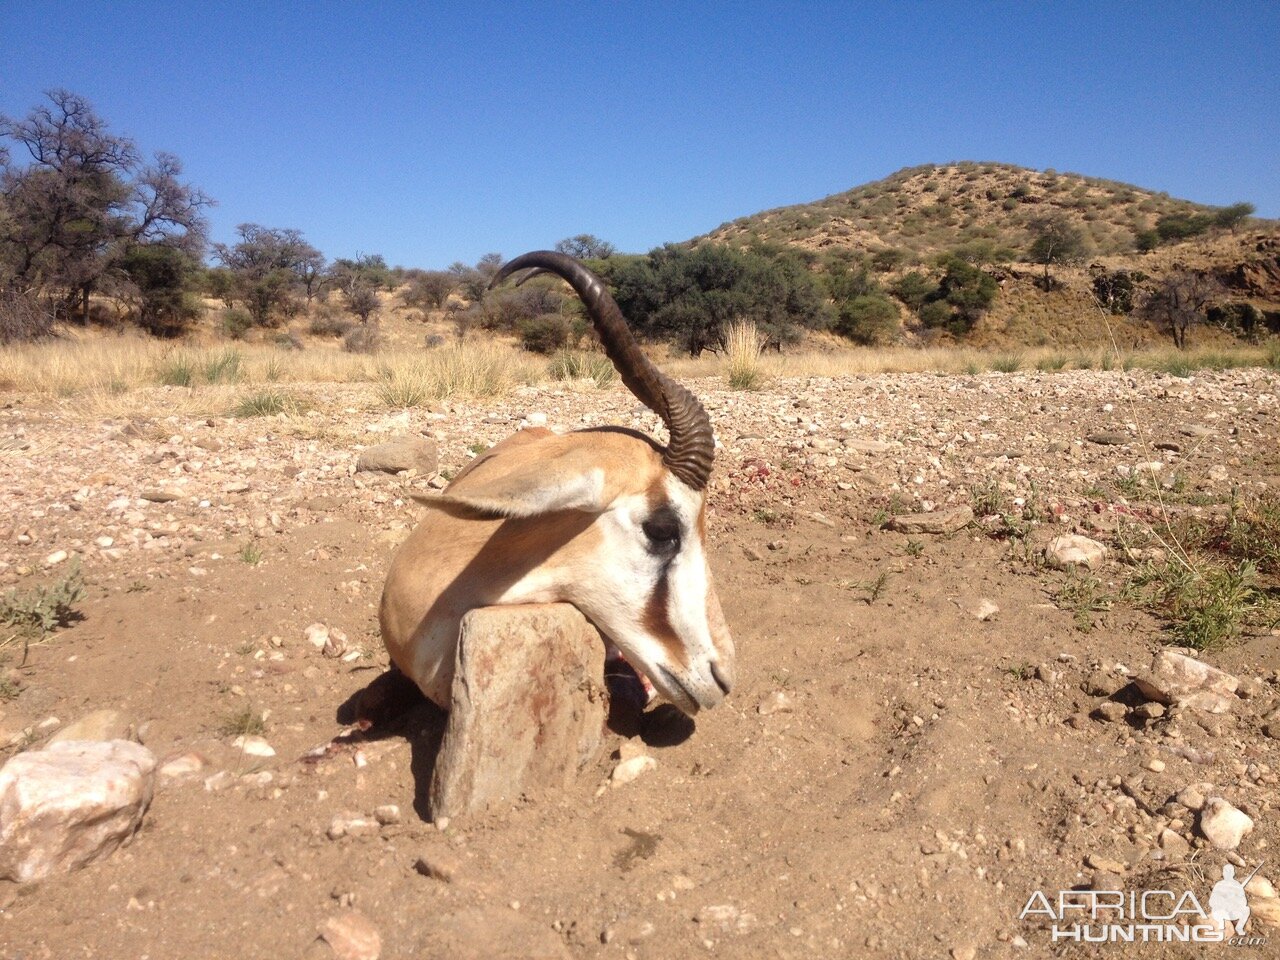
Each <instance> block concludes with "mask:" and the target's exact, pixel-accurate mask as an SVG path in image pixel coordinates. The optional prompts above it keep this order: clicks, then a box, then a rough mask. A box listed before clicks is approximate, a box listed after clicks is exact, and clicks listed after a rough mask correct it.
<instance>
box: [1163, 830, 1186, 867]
mask: <svg viewBox="0 0 1280 960" xmlns="http://www.w3.org/2000/svg"><path fill="white" fill-rule="evenodd" d="M1159 842H1160V849H1161V850H1163V851H1164V852H1165V853H1166V854H1167V855H1168V856H1169V857H1172V858H1175V859H1179V860H1180V859H1182V858H1183V857H1186V856H1188V855H1190V853H1191V844H1190V843H1188V842H1187V839H1186V837H1184V836H1183V835H1182V834H1180V833H1178V832H1177V831H1176V830H1170V829H1169V828H1168V827H1166V828H1165V829H1163V830H1161V831H1160V841H1159Z"/></svg>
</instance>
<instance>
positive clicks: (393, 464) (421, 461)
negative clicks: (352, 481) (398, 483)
mask: <svg viewBox="0 0 1280 960" xmlns="http://www.w3.org/2000/svg"><path fill="white" fill-rule="evenodd" d="M439 466H440V452H439V449H438V448H437V446H436V444H435V441H433V440H427V439H426V438H424V437H409V436H398V437H392V438H391V440H389V441H388V442H387V443H380V444H377V445H376V446H372V447H369V448H367V449H365V450H362V451H361V452H360V456H359V458H358V459H357V460H356V472H357V473H360V472H363V471H376V472H381V473H400V472H401V471H404V470H413V471H415V472H417V474H418V476H422V477H429V476H431V475H432V474H434V473H435V472H436V471H437V469H438V468H439Z"/></svg>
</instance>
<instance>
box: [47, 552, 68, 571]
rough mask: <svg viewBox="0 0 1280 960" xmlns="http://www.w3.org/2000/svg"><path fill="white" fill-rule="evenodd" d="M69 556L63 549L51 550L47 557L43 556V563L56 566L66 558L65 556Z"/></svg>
mask: <svg viewBox="0 0 1280 960" xmlns="http://www.w3.org/2000/svg"><path fill="white" fill-rule="evenodd" d="M69 556H70V554H69V553H67V551H65V550H55V551H53V553H51V554H49V555H48V556H47V557H45V558H44V565H45V566H46V567H56V566H57V565H58V564H60V563H62V561H64V560H66V559H67V557H69Z"/></svg>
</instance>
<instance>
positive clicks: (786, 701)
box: [756, 690, 795, 717]
mask: <svg viewBox="0 0 1280 960" xmlns="http://www.w3.org/2000/svg"><path fill="white" fill-rule="evenodd" d="M794 708H795V707H794V704H793V703H792V702H791V696H790V695H789V694H788V693H786V692H785V691H783V690H775V691H773V693H771V694H769V695H768V696H767V697H765V698H764V699H763V700H761V701H760V703H759V704H757V705H756V712H757V713H759V714H760V715H761V716H765V717H767V716H769V715H770V714H774V713H790V712H791V711H792V710H793V709H794Z"/></svg>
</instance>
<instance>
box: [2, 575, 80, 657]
mask: <svg viewBox="0 0 1280 960" xmlns="http://www.w3.org/2000/svg"><path fill="white" fill-rule="evenodd" d="M83 599H84V578H83V577H82V576H81V573H80V561H79V560H72V561H71V566H70V567H69V568H68V570H67V572H66V574H65V575H63V576H62V577H61V578H59V579H57V580H55V581H53V582H52V583H49V584H45V585H41V586H37V587H32V588H31V589H30V590H23V591H19V590H17V589H14V590H10V591H9V592H8V593H6V594H4V595H3V596H0V623H3V624H6V625H8V626H11V627H14V628H15V629H16V630H18V632H19V634H21V635H24V636H26V637H29V638H30V637H43V636H44V635H45V634H47V633H49V632H51V631H52V630H55V629H57V628H58V627H65V626H67V624H69V623H71V622H72V621H73V620H76V619H78V618H79V613H78V612H77V610H76V604H77V603H79V602H80V601H81V600H83Z"/></svg>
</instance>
